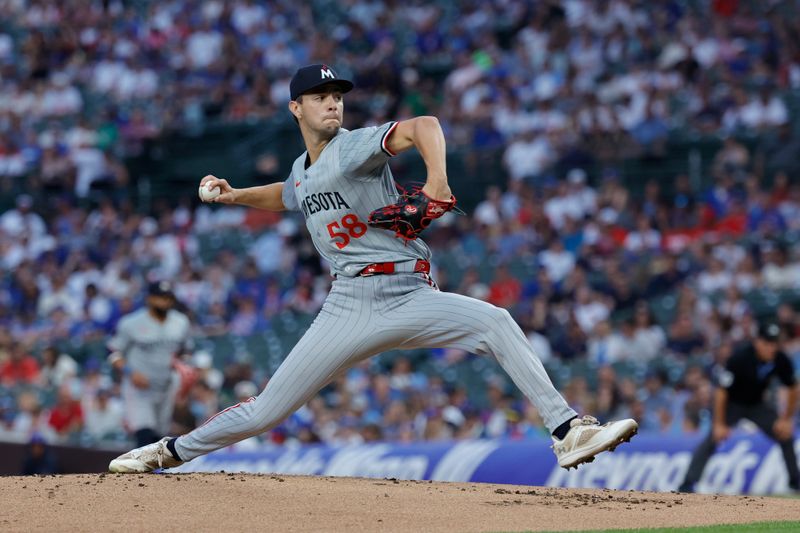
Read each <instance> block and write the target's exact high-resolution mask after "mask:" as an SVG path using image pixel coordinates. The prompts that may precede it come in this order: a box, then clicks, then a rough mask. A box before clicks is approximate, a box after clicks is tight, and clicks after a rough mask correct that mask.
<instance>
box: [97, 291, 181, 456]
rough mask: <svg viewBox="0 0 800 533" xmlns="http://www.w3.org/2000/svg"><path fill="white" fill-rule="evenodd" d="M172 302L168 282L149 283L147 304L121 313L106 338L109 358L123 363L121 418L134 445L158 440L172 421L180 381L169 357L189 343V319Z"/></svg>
mask: <svg viewBox="0 0 800 533" xmlns="http://www.w3.org/2000/svg"><path fill="white" fill-rule="evenodd" d="M173 303H174V296H173V294H172V289H171V287H170V284H169V283H168V282H166V281H161V282H158V283H152V284H150V286H149V288H148V293H147V305H146V306H145V307H143V308H141V309H139V310H138V311H134V312H133V313H131V314H129V315H126V316H124V317H122V318H121V319H120V321H119V324H118V326H117V331H116V334H115V335H114V337H113V338H112V339H111V341H109V344H108V347H109V349H110V350H111V351H112V354H111V356H110V359H111V361H112V363H120V364H122V363H124V367H125V378H124V379H123V381H122V395H123V400H124V404H125V420H126V425H127V426H128V430H129V431H131V432H132V433H133V434H134V437H135V438H136V442H137V443H138V446H145V445H146V444H150V443H152V442H155V441H157V440H158V438H159V436H160V435H163V434H164V433H166V432H168V431H169V429H170V423H171V422H172V410H173V407H174V406H175V393H176V392H177V389H178V385H179V381H178V376H177V374H176V373H175V372H173V371H172V361H173V358H174V357H175V355H177V354H182V353H184V352H185V351H187V350H188V349H189V348H190V344H191V340H190V338H189V332H190V325H189V319H188V318H187V317H186V315H184V314H183V313H181V312H179V311H177V310H175V309H172V305H173Z"/></svg>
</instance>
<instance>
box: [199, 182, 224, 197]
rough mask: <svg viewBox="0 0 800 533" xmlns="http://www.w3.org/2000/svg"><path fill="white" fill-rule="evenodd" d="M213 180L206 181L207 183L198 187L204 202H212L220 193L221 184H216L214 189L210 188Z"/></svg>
mask: <svg viewBox="0 0 800 533" xmlns="http://www.w3.org/2000/svg"><path fill="white" fill-rule="evenodd" d="M210 186H211V182H208V183H206V184H205V185H201V186H200V188H199V189H198V191H197V193H198V194H199V195H200V199H201V200H203V201H204V202H210V201H211V200H213V199H214V198H216V197H217V196H219V195H220V188H219V186H215V187H214V188H213V189H210V188H209V187H210Z"/></svg>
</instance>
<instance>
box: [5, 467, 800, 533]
mask: <svg viewBox="0 0 800 533" xmlns="http://www.w3.org/2000/svg"><path fill="white" fill-rule="evenodd" d="M0 502H2V505H1V506H0V531H81V532H83V531H86V532H93V531H128V532H130V531H192V532H199V531H224V532H226V533H228V532H234V531H237V532H238V531H279V532H283V531H325V532H328V531H358V532H372V531H413V532H419V531H424V532H429V531H431V532H438V531H441V532H456V531H457V532H469V531H539V530H576V529H578V530H579V529H605V528H626V527H627V528H633V527H659V526H692V525H709V524H734V523H746V522H757V521H765V520H799V519H800V500H797V499H788V498H769V497H751V496H715V495H698V494H689V495H687V494H672V493H656V492H635V491H612V490H584V489H579V490H569V489H553V488H541V487H527V486H514V485H490V484H482V483H437V482H434V483H431V482H427V481H398V480H392V479H354V478H332V477H301V476H284V475H251V474H225V473H219V474H147V475H120V474H76V475H67V476H45V477H3V478H0Z"/></svg>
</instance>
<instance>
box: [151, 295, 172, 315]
mask: <svg viewBox="0 0 800 533" xmlns="http://www.w3.org/2000/svg"><path fill="white" fill-rule="evenodd" d="M147 306H148V307H149V308H150V309H152V310H153V312H155V313H156V314H157V315H159V316H166V314H167V311H169V310H170V309H172V298H171V297H170V296H161V295H156V294H151V295H150V296H148V297H147Z"/></svg>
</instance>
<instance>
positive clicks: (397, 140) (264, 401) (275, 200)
mask: <svg viewBox="0 0 800 533" xmlns="http://www.w3.org/2000/svg"><path fill="white" fill-rule="evenodd" d="M352 87H353V84H352V83H351V82H349V81H347V80H343V79H340V78H338V77H337V76H336V74H335V72H334V71H333V70H332V69H331V68H329V67H327V66H325V65H310V66H307V67H304V68H301V69H299V70H298V71H297V73H296V74H295V76H294V77H293V78H292V81H291V85H290V91H291V101H290V102H289V110H290V111H291V113H292V114H293V115H294V117H295V119H296V120H297V122H298V125H299V126H300V131H301V133H302V135H303V140H304V142H305V146H306V152H305V153H303V154H302V155H301V156H300V157H298V158H297V160H296V161H295V162H294V164H293V166H292V170H291V173H290V175H289V177H288V179H287V180H286V181H285V182H283V183H273V184H269V185H264V186H260V187H252V188H247V189H235V188H233V187H231V186H230V184H228V182H227V181H226V180H224V179H219V178H216V177H214V176H206V177H205V178H203V180H202V181H201V185H206V184H207V183H211V184H212V186H216V187H219V188H220V190H221V193H222V194H220V196H218V197H217V198H216V199H215V201H217V202H221V203H228V204H240V205H247V206H251V207H255V208H259V209H267V210H271V211H282V210H284V209H289V210H300V211H302V213H303V215H304V217H305V220H306V226H307V227H308V231H309V232H310V234H311V237H312V240H313V242H314V245H315V246H316V248H317V250H318V251H319V253H320V254H321V255H322V256H323V257H324V258H325V259H326V260H327V261H328V262H329V263H330V265H331V274H332V275H333V276H334V277H335V278H336V279H335V281H334V282H333V285H332V288H331V292H330V294H329V295H328V298H327V299H326V301H325V304H324V305H323V307H322V309H321V311H320V313H319V315H318V316H317V317H316V319H315V320H314V322H313V323H312V324H311V326H310V327H309V329H308V331H307V332H306V333H305V335H304V336H303V337H302V338H301V339H300V341H299V342H298V343H297V345H296V346H295V347H294V348H293V349H292V351H291V352H290V353H289V355H288V356H287V357H286V359H285V360H284V362H283V364H281V366H280V367H279V368H278V370H277V371H276V372H275V374H274V375H273V376H272V378H271V379H270V380H269V383H268V384H267V386H266V388H265V389H264V390H263V391H262V392H261V394H260V395H259V396H258V397H255V398H251V399H249V400H248V401H246V402H241V403H239V404H236V405H234V406H232V407H229V408H228V409H226V410H224V411H222V412H221V413H218V414H217V415H215V416H214V417H212V418H211V419H209V420H208V421H207V422H206V423H205V424H204V425H202V426H200V427H199V428H197V429H195V430H194V431H192V432H190V433H188V434H186V435H183V436H180V437H178V438H168V437H164V438H163V439H161V441H159V442H158V443H155V444H151V445H149V446H145V447H142V448H137V449H135V450H132V451H130V452H128V453H126V454H123V455H121V456H120V457H118V458H117V459H115V460H113V461H112V462H111V464H110V465H109V469H110V470H111V471H113V472H147V471H151V470H154V469H157V468H160V467H172V466H177V465H179V464H181V462H183V461H190V460H192V459H194V458H195V457H198V456H200V455H203V454H206V453H209V452H211V451H213V450H216V449H219V448H222V447H224V446H227V445H229V444H232V443H234V442H237V441H239V440H242V439H245V438H247V437H250V436H253V435H257V434H259V433H262V432H264V431H267V430H269V429H270V428H272V427H274V426H275V425H277V424H278V423H279V422H280V421H281V420H283V419H284V418H286V417H287V416H289V415H290V414H291V413H292V412H294V411H295V410H296V409H298V408H299V407H300V406H302V405H303V404H304V403H305V402H307V401H308V400H309V399H310V398H311V397H312V396H313V395H314V394H316V393H317V392H318V391H319V390H320V389H321V388H322V387H323V386H324V385H325V384H327V383H328V382H330V381H331V380H332V379H333V378H334V377H335V376H337V375H338V374H340V373H342V372H344V371H346V370H347V369H348V368H350V367H351V366H352V365H354V364H356V363H358V362H359V361H362V360H364V359H365V358H367V357H370V356H372V355H375V354H377V353H380V352H383V351H386V350H389V349H395V348H400V349H404V348H408V349H411V348H421V347H430V348H433V347H453V348H460V349H463V350H466V351H469V352H472V353H478V354H486V355H492V356H494V357H496V358H497V360H498V361H499V362H500V364H501V365H502V366H503V368H504V369H505V370H506V372H508V374H509V375H510V376H511V378H512V379H513V380H514V382H515V383H516V384H517V386H519V387H520V389H521V390H522V392H523V393H524V394H525V395H526V396H527V397H528V398H529V399H530V400H531V402H533V404H534V405H535V406H536V408H537V409H538V410H539V412H540V413H541V415H542V418H543V420H544V422H545V424H546V425H547V427H548V429H549V430H550V431H551V432H552V434H553V448H554V450H555V452H556V456H557V458H558V461H559V464H560V465H561V466H563V467H567V468H568V467H572V466H576V465H577V464H580V463H582V462H587V461H591V460H593V459H594V456H595V455H596V454H597V453H600V452H601V451H603V450H607V449H613V448H614V447H615V446H617V445H618V444H619V443H620V442H622V441H624V440H629V439H630V437H631V436H632V435H633V434H634V433H636V430H637V427H638V426H637V424H636V422H635V421H634V420H631V419H628V420H622V421H619V422H613V423H608V424H605V425H602V426H601V425H599V423H598V422H597V420H595V419H594V418H592V417H589V416H584V417H583V418H579V417H578V416H577V415H576V413H575V411H573V410H572V409H571V408H570V407H569V405H567V403H566V402H565V401H564V398H563V397H562V396H561V395H560V394H559V393H558V391H557V390H556V389H555V388H554V387H553V385H552V383H551V382H550V379H549V377H548V376H547V374H546V372H545V370H544V367H543V366H542V364H541V362H540V360H539V358H538V357H537V356H536V354H535V353H534V352H533V350H532V348H531V345H530V343H529V342H528V340H527V339H526V337H525V335H524V334H523V333H522V331H521V330H520V328H519V326H517V324H516V323H515V322H514V320H513V319H512V318H511V315H510V314H509V313H508V312H507V311H506V310H505V309H501V308H498V307H495V306H493V305H491V304H488V303H486V302H483V301H480V300H475V299H472V298H468V297H466V296H462V295H458V294H451V293H443V292H440V291H439V290H438V289H437V288H436V286H435V284H434V283H433V282H432V280H431V279H430V277H429V276H428V272H429V270H430V266H429V263H428V262H427V261H428V260H429V259H430V255H431V254H430V250H429V248H428V247H427V245H426V244H425V243H424V242H423V241H422V240H420V239H416V240H411V241H405V240H403V239H400V238H398V237H397V236H396V234H395V233H393V232H390V231H385V230H383V229H377V228H373V227H369V226H368V225H367V223H366V221H367V220H368V217H369V215H370V213H371V212H372V211H373V210H375V209H377V208H380V207H383V206H385V205H387V204H392V203H394V202H395V200H396V198H397V190H396V186H395V183H394V180H393V179H392V174H391V171H390V169H389V165H388V160H389V158H390V157H392V156H393V155H395V154H397V153H398V152H402V151H404V150H407V149H409V148H411V147H416V148H417V150H418V151H419V153H420V155H421V156H422V158H423V160H424V161H425V164H426V167H427V181H426V183H425V186H424V187H423V189H422V191H423V192H424V193H425V194H426V195H427V196H428V197H430V198H432V199H434V200H441V201H447V200H450V199H451V197H452V196H451V192H450V187H449V185H448V182H447V175H446V170H445V139H444V135H443V134H442V130H441V128H440V126H439V122H438V121H437V120H436V119H435V118H434V117H418V118H415V119H411V120H406V121H403V122H389V123H387V124H384V125H382V126H377V127H369V128H363V129H357V130H354V131H347V130H345V129H342V128H341V125H342V117H343V99H342V94H343V93H345V92H347V91H349V90H350V89H352Z"/></svg>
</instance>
